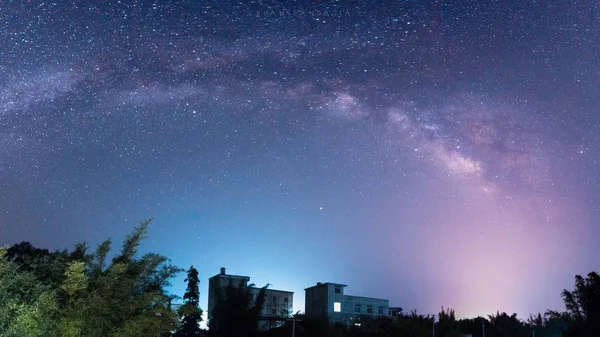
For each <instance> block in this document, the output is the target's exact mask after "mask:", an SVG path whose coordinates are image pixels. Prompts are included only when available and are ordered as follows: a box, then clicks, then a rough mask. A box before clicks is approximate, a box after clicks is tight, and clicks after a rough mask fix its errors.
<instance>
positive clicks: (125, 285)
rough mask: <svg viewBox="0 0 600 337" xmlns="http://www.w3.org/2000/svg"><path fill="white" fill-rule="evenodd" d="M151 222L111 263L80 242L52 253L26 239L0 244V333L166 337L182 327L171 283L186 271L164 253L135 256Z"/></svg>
mask: <svg viewBox="0 0 600 337" xmlns="http://www.w3.org/2000/svg"><path fill="white" fill-rule="evenodd" d="M150 222H151V220H146V221H143V222H141V223H140V225H139V226H137V227H135V228H134V230H133V232H132V233H131V234H130V235H128V236H127V238H126V240H125V242H124V244H123V248H122V249H121V252H120V254H119V255H117V256H116V257H115V259H113V260H112V263H110V265H107V264H106V257H107V255H108V253H109V251H110V240H107V241H105V242H103V243H102V244H101V245H100V246H99V247H98V249H97V250H96V252H95V253H94V254H87V246H86V245H85V244H78V245H77V246H75V248H74V249H73V251H71V252H69V251H66V250H64V251H56V252H52V253H50V252H49V251H47V250H45V249H39V248H35V247H33V246H32V245H31V244H29V243H20V244H17V245H14V246H12V247H10V248H0V337H20V336H28V337H81V336H85V337H125V336H127V337H161V336H164V335H165V334H169V333H170V332H171V331H173V330H175V328H176V327H177V316H176V314H175V313H174V312H172V311H171V310H170V309H169V308H168V304H169V301H170V299H171V297H170V295H169V294H167V293H166V291H165V288H166V287H167V286H168V285H169V280H170V279H171V278H172V277H173V276H174V275H175V274H176V273H178V272H180V270H179V269H178V268H176V267H175V266H172V265H171V264H170V263H169V260H168V259H167V258H165V257H164V256H161V255H158V254H152V253H149V254H145V255H143V256H142V257H138V256H137V252H138V248H139V245H140V243H141V241H142V240H143V238H144V237H145V235H146V231H147V229H148V225H149V224H150Z"/></svg>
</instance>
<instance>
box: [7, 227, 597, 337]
mask: <svg viewBox="0 0 600 337" xmlns="http://www.w3.org/2000/svg"><path fill="white" fill-rule="evenodd" d="M150 222H151V220H147V221H143V222H141V223H140V225H139V226H137V227H135V228H134V230H133V231H132V233H131V234H130V235H128V236H127V237H126V239H125V241H124V242H123V244H122V246H121V250H120V251H119V252H118V253H117V254H116V255H115V257H114V258H113V259H112V260H110V261H108V258H107V256H108V254H109V252H110V249H111V241H110V240H106V241H104V242H103V243H102V244H100V245H99V246H98V247H97V248H96V249H95V251H93V252H89V250H88V247H87V245H86V244H78V245H76V246H75V247H74V248H73V250H71V251H67V250H63V251H54V252H50V251H48V250H45V249H39V248H35V247H33V246H32V245H31V244H29V243H27V242H23V243H19V244H16V245H13V246H11V247H8V248H0V337H24V336H25V337H46V336H47V337H167V336H176V337H189V336H210V337H258V336H265V337H268V336H272V337H278V336H292V323H291V321H288V322H287V323H285V324H283V325H282V326H280V327H279V328H276V329H272V330H269V331H264V332H259V330H258V324H259V320H260V311H261V309H262V307H263V305H264V291H265V288H266V287H265V288H262V289H261V290H260V292H259V293H258V296H256V298H254V296H251V290H250V287H236V286H234V285H232V284H230V285H229V286H228V287H226V288H225V289H224V290H223V291H221V292H218V294H217V296H218V297H219V298H220V301H219V303H220V304H219V305H217V306H216V307H215V308H214V311H213V316H214V318H213V320H212V321H211V322H209V327H210V330H209V331H203V330H201V329H200V328H199V323H200V321H201V320H202V311H201V309H200V308H199V305H198V299H199V289H198V284H199V280H198V271H197V270H196V269H195V268H194V267H193V266H192V267H190V269H189V270H188V271H187V277H186V279H185V282H186V283H187V289H186V292H185V294H184V296H183V304H181V305H180V306H179V307H178V308H174V306H173V305H172V304H173V300H174V299H175V298H176V297H175V296H173V295H170V294H168V293H167V292H166V290H165V289H166V287H167V286H168V285H169V280H170V279H172V278H173V277H174V276H175V275H176V274H177V273H179V272H182V271H183V270H181V269H179V268H177V267H175V266H173V265H171V264H170V262H169V260H168V259H167V258H166V257H164V256H161V255H158V254H145V255H142V256H138V255H139V254H138V247H139V245H140V242H141V241H142V240H143V239H144V237H145V235H146V232H147V229H148V225H149V224H150ZM562 298H563V301H564V303H565V311H563V312H556V311H547V312H546V313H544V314H543V315H542V314H537V315H535V316H533V315H532V316H530V317H529V318H528V319H526V320H522V319H519V318H518V317H517V316H516V314H512V315H509V314H507V313H504V312H503V313H500V312H497V313H496V314H492V315H489V316H488V317H477V318H473V319H460V320H458V319H456V317H455V315H454V311H453V310H452V309H446V310H444V309H443V308H442V311H441V312H440V313H439V314H437V315H436V316H437V317H436V321H435V336H441V337H454V336H465V335H471V336H473V337H482V336H483V333H484V332H485V336H486V337H520V336H523V337H525V336H534V333H535V336H536V337H554V336H565V337H597V336H600V276H599V275H598V274H597V273H595V272H592V273H589V274H588V275H587V276H586V277H582V276H579V275H577V276H576V277H575V286H574V289H573V290H572V291H568V290H564V291H563V293H562ZM294 318H296V319H298V320H299V321H297V322H296V327H295V336H297V337H320V336H323V337H325V336H333V337H338V336H339V337H344V336H347V337H351V336H352V337H371V336H372V337H375V336H377V337H384V336H389V337H392V336H394V337H403V336H405V337H426V336H432V330H433V324H434V321H433V317H432V316H424V315H420V314H417V313H416V312H411V313H401V314H400V315H398V316H393V317H382V318H377V317H369V316H364V317H361V318H360V326H349V327H347V326H341V325H335V324H329V323H327V322H326V321H325V320H323V319H315V318H307V317H302V316H301V315H295V316H294Z"/></svg>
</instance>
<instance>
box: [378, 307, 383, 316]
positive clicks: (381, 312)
mask: <svg viewBox="0 0 600 337" xmlns="http://www.w3.org/2000/svg"><path fill="white" fill-rule="evenodd" d="M379 314H380V315H383V307H379Z"/></svg>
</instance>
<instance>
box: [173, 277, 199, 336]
mask: <svg viewBox="0 0 600 337" xmlns="http://www.w3.org/2000/svg"><path fill="white" fill-rule="evenodd" d="M185 282H187V289H186V291H185V294H184V295H183V301H184V303H183V305H182V306H181V307H180V308H179V316H180V317H182V318H181V322H180V324H179V329H178V330H177V332H176V333H175V336H176V337H192V336H200V322H201V321H202V310H201V309H200V306H199V302H200V291H199V290H198V284H199V283H200V281H199V280H198V270H196V268H194V266H191V267H190V269H189V270H188V271H187V277H186V279H185Z"/></svg>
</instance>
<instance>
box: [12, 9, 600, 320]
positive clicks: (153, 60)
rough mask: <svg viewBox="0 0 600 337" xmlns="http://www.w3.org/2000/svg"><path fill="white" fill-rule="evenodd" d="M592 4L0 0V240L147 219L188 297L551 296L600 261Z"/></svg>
mask: <svg viewBox="0 0 600 337" xmlns="http://www.w3.org/2000/svg"><path fill="white" fill-rule="evenodd" d="M599 6H600V5H598V4H597V3H596V2H593V1H584V2H581V3H578V4H576V5H573V4H570V5H568V6H567V5H566V4H558V3H553V2H550V3H547V2H522V1H505V2H494V3H491V4H471V5H458V4H454V5H452V4H444V3H440V2H436V3H433V4H428V3H425V2H423V3H421V2H406V3H395V4H394V3H391V2H390V3H381V2H372V1H371V2H368V1H367V2H353V1H315V2H306V3H303V2H277V1H264V2H256V1H255V2H248V3H247V4H235V5H234V4H230V3H227V4H223V3H219V2H214V1H196V2H183V3H177V2H164V3H154V4H153V3H149V2H148V3H146V2H138V1H134V2H127V1H117V2H112V3H106V4H95V5H83V4H81V5H80V4H75V3H66V2H64V3H63V2H56V3H51V2H40V3H36V4H33V3H25V2H23V3H20V2H17V3H7V4H2V5H0V74H1V75H0V244H11V243H16V242H18V241H21V240H27V241H31V242H32V243H33V244H34V245H38V246H42V247H47V248H64V247H67V246H72V245H74V244H75V243H76V242H78V241H80V240H88V242H89V243H90V244H91V245H92V246H94V245H96V244H98V243H100V242H101V241H102V240H104V239H105V238H107V237H111V238H113V239H114V240H116V241H118V240H119V239H120V238H122V237H123V236H124V235H125V234H126V233H127V232H128V231H129V229H130V228H131V227H132V226H133V225H134V224H135V223H136V222H137V221H139V220H141V219H145V218H147V217H151V216H153V217H155V218H156V220H155V222H154V223H153V227H152V228H151V231H150V238H149V239H148V241H147V242H146V246H145V247H144V249H145V250H148V251H149V250H152V251H157V252H160V253H163V254H165V255H167V256H169V257H170V258H172V260H173V262H174V264H176V265H179V266H182V267H187V266H189V265H191V264H194V265H195V266H196V267H197V268H198V270H199V272H200V278H201V280H202V282H204V288H202V287H201V291H202V293H203V294H206V289H205V288H206V281H205V280H206V279H207V278H208V277H210V276H212V275H214V274H216V273H217V272H218V270H219V269H218V268H219V267H220V266H226V267H227V268H228V271H230V272H233V273H238V274H244V275H249V276H251V277H252V281H253V282H255V283H256V284H263V283H267V282H268V283H271V284H273V286H274V287H275V288H278V289H289V290H291V291H294V292H295V301H294V305H295V307H296V309H297V310H301V309H303V298H304V296H303V295H304V294H303V289H304V288H306V287H308V286H310V285H312V284H314V283H316V282H317V281H323V282H327V281H331V282H341V283H344V284H349V285H350V288H351V289H352V292H353V293H356V294H359V295H366V296H375V297H384V298H389V299H390V304H392V305H395V306H401V307H403V308H405V309H407V310H409V309H413V308H414V309H418V310H419V311H421V312H437V310H439V308H440V306H442V305H443V306H446V307H448V306H450V307H453V308H455V309H456V310H457V314H458V315H459V316H473V315H479V314H487V313H491V312H495V311H496V310H500V311H506V312H517V313H518V314H519V316H522V317H525V316H528V315H529V314H530V313H537V312H543V311H545V310H546V309H560V308H561V298H560V292H561V291H562V289H564V288H568V287H569V286H570V285H571V283H572V278H573V276H574V275H575V274H577V273H578V274H587V272H589V271H591V270H594V269H595V270H598V268H600V260H598V258H597V257H598V250H597V247H598V245H599V244H600V237H599V233H600V228H599V227H598V218H599V215H600V206H599V204H600V183H599V182H600V162H599V159H598V158H599V155H600V148H599V146H598V144H599V143H600V137H599V136H598V135H599V132H598V131H599V130H600V114H599V111H598V107H600V92H599V89H598V88H600V68H599V67H598V65H599V64H600V54H598V49H597V46H598V45H600V34H598V32H599V31H600V8H599ZM182 280H183V277H182V279H181V280H177V282H178V284H175V285H174V287H173V291H174V292H178V293H182V292H183V281H182ZM206 300H207V298H206V296H201V305H202V303H204V307H205V306H206V304H205V302H206Z"/></svg>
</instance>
